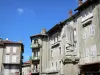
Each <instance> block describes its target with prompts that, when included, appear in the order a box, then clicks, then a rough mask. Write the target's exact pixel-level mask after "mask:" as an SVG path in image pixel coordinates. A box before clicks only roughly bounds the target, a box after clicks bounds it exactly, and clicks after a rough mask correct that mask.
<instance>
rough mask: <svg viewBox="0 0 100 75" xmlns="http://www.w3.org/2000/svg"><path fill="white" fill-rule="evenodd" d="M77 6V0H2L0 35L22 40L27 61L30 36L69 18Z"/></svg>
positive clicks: (29, 52)
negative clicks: (70, 11) (69, 13)
mask: <svg viewBox="0 0 100 75" xmlns="http://www.w3.org/2000/svg"><path fill="white" fill-rule="evenodd" d="M77 6H78V4H77V0H0V37H1V38H3V39H5V38H8V39H9V40H13V41H19V40H21V41H22V42H23V43H24V45H25V47H24V50H25V51H24V54H23V55H24V61H27V60H28V56H31V49H30V44H31V42H30V36H31V35H33V34H37V33H40V31H41V29H42V28H46V29H47V30H49V29H50V28H52V27H53V26H54V25H55V24H57V23H59V22H60V21H63V20H65V19H67V18H68V16H69V15H68V11H69V10H70V9H72V10H74V9H75V8H76V7H77Z"/></svg>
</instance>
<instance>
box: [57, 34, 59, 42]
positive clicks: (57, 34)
mask: <svg viewBox="0 0 100 75" xmlns="http://www.w3.org/2000/svg"><path fill="white" fill-rule="evenodd" d="M58 37H59V34H57V42H58V41H59V40H58Z"/></svg>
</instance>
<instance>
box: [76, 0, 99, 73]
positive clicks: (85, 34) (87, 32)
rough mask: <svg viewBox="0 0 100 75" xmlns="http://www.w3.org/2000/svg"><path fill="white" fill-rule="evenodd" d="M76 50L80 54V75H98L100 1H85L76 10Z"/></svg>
mask: <svg viewBox="0 0 100 75" xmlns="http://www.w3.org/2000/svg"><path fill="white" fill-rule="evenodd" d="M76 10H77V11H78V12H79V14H78V16H77V17H76V22H77V25H76V33H77V49H78V50H79V53H80V61H79V68H80V73H81V74H82V75H87V74H89V75H90V74H93V75H99V74H100V67H99V65H100V50H99V49H100V42H99V40H100V39H99V38H100V18H99V17H100V13H99V12H100V1H99V0H87V1H85V2H84V3H82V4H81V5H80V6H79V7H78V8H77V9H76Z"/></svg>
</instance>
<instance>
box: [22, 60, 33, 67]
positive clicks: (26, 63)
mask: <svg viewBox="0 0 100 75" xmlns="http://www.w3.org/2000/svg"><path fill="white" fill-rule="evenodd" d="M31 63H32V60H29V61H26V62H24V63H23V67H25V66H30V65H31Z"/></svg>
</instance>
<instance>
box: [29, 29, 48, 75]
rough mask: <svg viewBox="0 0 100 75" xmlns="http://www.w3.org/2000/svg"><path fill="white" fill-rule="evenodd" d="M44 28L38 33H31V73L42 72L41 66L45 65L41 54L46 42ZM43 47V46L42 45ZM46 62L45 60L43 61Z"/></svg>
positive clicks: (33, 74) (34, 74)
mask: <svg viewBox="0 0 100 75" xmlns="http://www.w3.org/2000/svg"><path fill="white" fill-rule="evenodd" d="M46 37H47V35H46V30H45V29H43V30H42V32H41V33H40V34H37V35H33V36H31V37H30V38H31V42H32V44H31V48H32V65H31V68H32V70H31V72H32V75H39V74H41V72H42V67H43V66H45V65H46V64H45V65H43V64H42V63H43V62H45V60H46V59H45V60H43V59H42V58H45V57H43V54H42V51H43V50H45V48H46V47H47V44H46ZM43 45H44V46H45V47H44V46H43ZM45 63H46V62H45Z"/></svg>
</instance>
